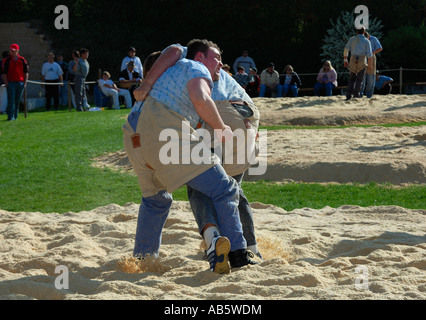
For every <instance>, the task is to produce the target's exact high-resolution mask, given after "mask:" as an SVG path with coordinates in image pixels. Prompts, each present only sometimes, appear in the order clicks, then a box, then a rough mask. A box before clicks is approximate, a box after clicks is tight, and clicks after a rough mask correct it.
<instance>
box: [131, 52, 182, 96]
mask: <svg viewBox="0 0 426 320" xmlns="http://www.w3.org/2000/svg"><path fill="white" fill-rule="evenodd" d="M181 53H182V49H181V48H179V47H177V46H171V47H169V48H167V49H166V50H165V51H164V52H163V53H162V54H161V55H160V56H159V57H158V59H157V60H156V61H155V62H154V64H153V66H152V68H151V70H149V72H148V74H147V75H146V77H145V78H144V79H143V81H142V84H141V85H140V86H139V87H138V88H137V89H136V90H135V91H133V95H134V97H135V99H136V100H138V101H143V100H145V99H146V97H147V96H148V94H149V92H150V91H151V89H152V86H153V85H154V83H155V82H156V81H157V80H158V78H159V77H160V76H161V75H162V74H163V73H164V72H165V71H166V70H167V69H168V68H170V67H171V66H173V65H174V64H175V63H176V62H177V61H178V60H179V58H180V56H181Z"/></svg>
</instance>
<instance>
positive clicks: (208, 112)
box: [187, 78, 227, 130]
mask: <svg viewBox="0 0 426 320" xmlns="http://www.w3.org/2000/svg"><path fill="white" fill-rule="evenodd" d="M187 87H188V93H189V98H190V99H191V102H192V104H193V105H194V107H195V111H197V113H198V115H199V116H200V118H201V119H203V120H204V121H205V122H206V123H207V124H208V125H209V126H210V127H212V128H213V129H220V130H224V129H226V128H227V127H226V126H225V123H224V122H223V120H222V118H221V116H220V114H219V112H218V111H217V108H216V105H215V103H214V101H213V100H212V98H211V97H210V94H211V90H210V86H209V84H208V82H207V80H206V79H204V78H194V79H191V80H190V81H188V84H187Z"/></svg>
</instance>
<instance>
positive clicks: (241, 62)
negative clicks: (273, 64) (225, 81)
mask: <svg viewBox="0 0 426 320" xmlns="http://www.w3.org/2000/svg"><path fill="white" fill-rule="evenodd" d="M238 67H244V70H249V69H250V68H256V64H255V63H254V60H253V59H252V58H250V57H249V55H248V51H247V50H244V51H243V53H242V55H241V56H240V57H238V58H237V59H236V60H235V62H234V65H233V69H234V73H235V74H237V73H238Z"/></svg>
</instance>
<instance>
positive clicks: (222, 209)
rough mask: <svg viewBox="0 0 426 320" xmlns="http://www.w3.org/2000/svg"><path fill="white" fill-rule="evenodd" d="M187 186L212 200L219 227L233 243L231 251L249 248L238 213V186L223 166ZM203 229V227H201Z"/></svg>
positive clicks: (200, 176)
mask: <svg viewBox="0 0 426 320" xmlns="http://www.w3.org/2000/svg"><path fill="white" fill-rule="evenodd" d="M187 186H189V187H190V188H192V189H195V190H197V191H199V192H201V193H203V194H205V195H206V196H207V197H209V198H211V199H212V202H213V206H214V208H215V210H216V213H217V222H218V223H217V226H218V228H219V230H220V232H221V234H222V236H225V237H227V238H228V239H229V241H230V242H231V250H239V249H245V248H247V242H246V240H245V239H244V237H243V230H242V226H241V221H240V215H239V211H238V198H239V191H238V189H239V188H238V184H237V182H236V181H235V179H233V178H230V177H229V176H228V175H227V174H226V172H225V170H224V169H223V167H222V166H221V165H216V166H214V167H212V168H210V169H209V170H207V171H205V172H203V173H202V174H200V175H199V176H197V177H196V178H194V179H192V180H190V181H188V182H187ZM201 228H202V227H201Z"/></svg>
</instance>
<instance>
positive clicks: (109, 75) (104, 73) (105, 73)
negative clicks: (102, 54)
mask: <svg viewBox="0 0 426 320" xmlns="http://www.w3.org/2000/svg"><path fill="white" fill-rule="evenodd" d="M102 75H106V76H107V77H108V78H111V74H110V73H109V72H108V71H104V72H102Z"/></svg>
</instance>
